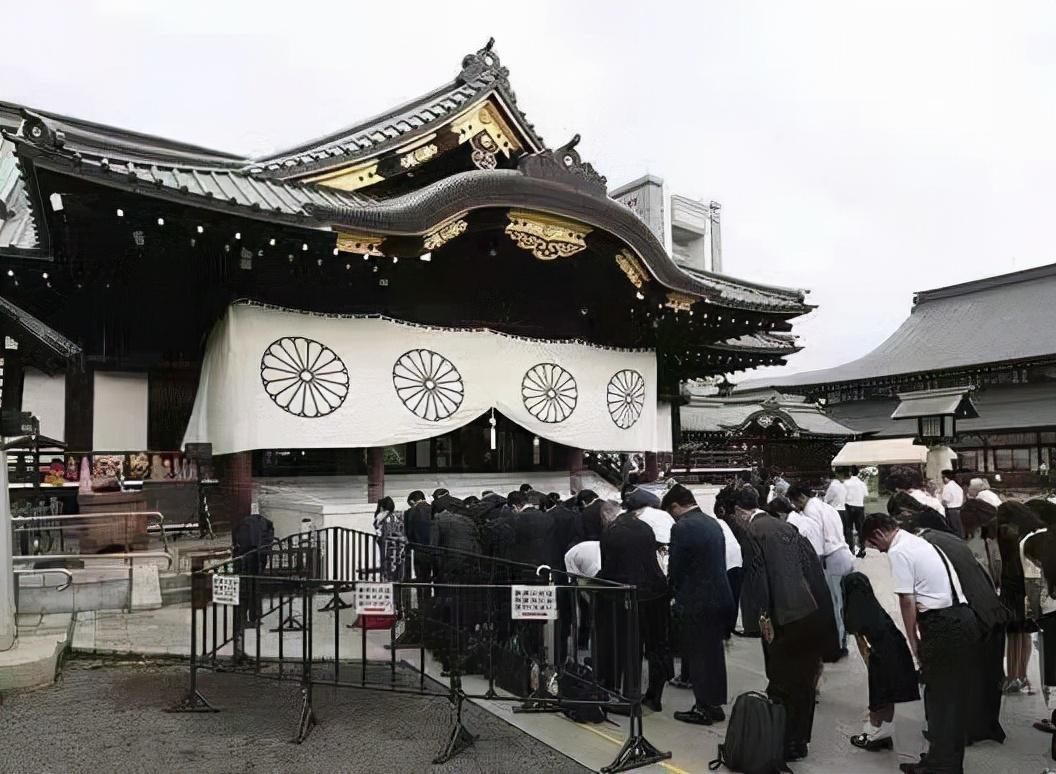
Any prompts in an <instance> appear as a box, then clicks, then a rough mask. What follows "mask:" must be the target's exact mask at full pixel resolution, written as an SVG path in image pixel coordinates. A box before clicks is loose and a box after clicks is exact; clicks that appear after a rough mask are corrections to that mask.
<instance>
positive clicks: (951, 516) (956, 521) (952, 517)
mask: <svg viewBox="0 0 1056 774" xmlns="http://www.w3.org/2000/svg"><path fill="white" fill-rule="evenodd" d="M946 523H947V524H949V525H950V529H952V530H953V534H955V535H956V536H957V537H959V538H963V537H964V527H963V526H961V509H960V508H947V509H946Z"/></svg>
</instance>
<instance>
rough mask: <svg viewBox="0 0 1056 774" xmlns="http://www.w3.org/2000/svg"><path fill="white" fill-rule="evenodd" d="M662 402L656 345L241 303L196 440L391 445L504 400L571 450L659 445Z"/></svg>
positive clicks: (212, 372)
mask: <svg viewBox="0 0 1056 774" xmlns="http://www.w3.org/2000/svg"><path fill="white" fill-rule="evenodd" d="M656 404H657V399H656V355H655V353H654V352H652V351H644V350H633V351H632V350H619V349H606V348H603V347H595V346H590V345H587V344H573V343H565V342H550V341H541V340H535V339H524V338H518V337H513V336H507V335H503V334H500V333H495V332H493V331H487V330H450V329H439V328H430V327H425V326H419V325H412V324H408V323H402V322H398V321H393V320H387V319H382V318H378V317H338V316H324V315H316V314H309V313H302V312H297V311H289V310H278V309H271V308H264V307H261V306H256V305H250V304H236V305H234V306H232V307H231V308H230V309H229V310H228V313H227V315H226V316H225V318H224V319H223V320H222V321H220V322H219V323H218V324H217V326H216V328H215V329H214V330H213V332H212V335H211V336H210V339H209V343H208V347H207V351H206V356H205V360H204V362H203V364H202V375H201V380H200V382H199V385H198V394H197V396H196V398H195V403H194V411H193V412H192V415H191V420H190V423H189V425H188V428H187V433H186V435H185V437H184V443H191V442H210V443H212V444H213V451H214V453H216V454H228V453H231V452H237V451H246V450H250V449H269V448H328V447H335V448H342V447H344V448H347V447H368V446H388V445H392V444H399V443H405V442H408V441H415V440H419V439H422V438H429V437H432V436H436V435H441V434H443V433H446V432H449V431H451V430H454V429H456V428H458V427H461V426H462V425H465V424H467V423H468V422H470V421H472V420H473V419H475V418H477V417H479V416H481V415H482V414H485V413H486V412H488V411H489V410H490V409H492V408H494V409H495V410H496V411H499V412H501V413H502V414H503V415H505V416H506V417H508V418H510V419H512V420H513V421H515V422H517V423H518V424H519V425H521V426H522V427H524V428H525V429H527V430H529V431H531V432H532V433H535V434H536V435H539V436H541V437H543V438H547V439H549V440H551V441H555V442H558V443H562V444H566V445H568V446H574V447H578V448H585V449H597V450H605V451H653V450H655V449H656V448H657V416H656V414H657V410H656Z"/></svg>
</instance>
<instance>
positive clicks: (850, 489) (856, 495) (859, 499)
mask: <svg viewBox="0 0 1056 774" xmlns="http://www.w3.org/2000/svg"><path fill="white" fill-rule="evenodd" d="M843 486H844V488H845V489H846V490H847V505H853V506H854V507H855V508H864V507H865V496H866V495H867V494H869V488H868V487H867V486H866V485H865V482H864V481H862V479H860V478H858V476H851V477H850V478H848V479H847V480H846V481H844V482H843Z"/></svg>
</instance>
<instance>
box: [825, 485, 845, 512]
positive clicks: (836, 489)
mask: <svg viewBox="0 0 1056 774" xmlns="http://www.w3.org/2000/svg"><path fill="white" fill-rule="evenodd" d="M825 502H827V503H828V504H829V505H831V506H832V507H833V508H835V509H836V510H838V511H842V510H843V509H844V508H846V507H847V487H845V486H844V485H843V482H842V481H840V480H839V479H838V478H834V479H832V481H830V482H829V488H828V489H826V490H825Z"/></svg>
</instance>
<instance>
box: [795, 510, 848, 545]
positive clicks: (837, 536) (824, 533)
mask: <svg viewBox="0 0 1056 774" xmlns="http://www.w3.org/2000/svg"><path fill="white" fill-rule="evenodd" d="M803 515H804V516H808V517H810V518H811V519H813V520H814V521H816V522H817V523H818V526H819V527H821V537H822V549H821V553H820V556H828V555H829V554H831V553H832V552H834V551H838V550H840V548H846V547H847V541H846V539H844V537H843V521H841V520H840V514H839V513H838V512H837V511H836V509H835V508H834V507H833V506H831V505H829V504H828V503H823V502H822V501H821V500H819V499H818V498H817V497H811V498H810V499H809V500H807V507H806V508H804V509H803Z"/></svg>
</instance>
